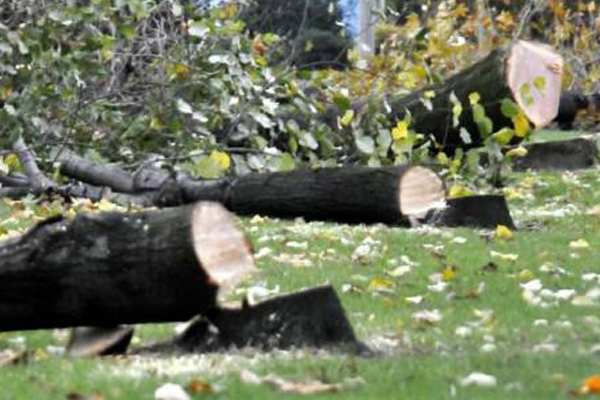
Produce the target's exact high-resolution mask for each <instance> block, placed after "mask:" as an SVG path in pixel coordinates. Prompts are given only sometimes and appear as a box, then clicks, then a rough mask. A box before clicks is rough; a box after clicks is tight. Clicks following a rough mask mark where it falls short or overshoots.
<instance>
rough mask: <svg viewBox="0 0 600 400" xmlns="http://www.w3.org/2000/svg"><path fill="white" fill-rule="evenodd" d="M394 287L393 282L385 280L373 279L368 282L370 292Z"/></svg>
mask: <svg viewBox="0 0 600 400" xmlns="http://www.w3.org/2000/svg"><path fill="white" fill-rule="evenodd" d="M393 286H394V282H393V281H392V280H391V279H387V278H373V279H371V282H369V288H368V289H369V290H371V291H385V290H389V289H391V288H392V287H393Z"/></svg>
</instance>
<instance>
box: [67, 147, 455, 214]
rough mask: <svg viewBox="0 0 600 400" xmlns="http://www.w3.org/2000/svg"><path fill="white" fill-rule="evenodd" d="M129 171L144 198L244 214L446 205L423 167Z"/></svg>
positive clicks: (75, 160)
mask: <svg viewBox="0 0 600 400" xmlns="http://www.w3.org/2000/svg"><path fill="white" fill-rule="evenodd" d="M59 161H60V168H61V171H62V173H63V174H65V175H67V176H69V177H72V178H75V179H78V180H82V181H84V182H88V183H91V182H94V183H95V184H99V185H103V186H108V187H110V188H111V189H115V190H117V189H118V187H112V186H111V185H112V182H113V181H112V178H111V177H110V173H108V171H103V172H102V173H96V172H94V171H99V170H100V169H101V168H102V166H100V165H92V163H91V162H89V161H87V160H85V159H83V158H82V157H79V156H77V155H75V154H73V153H70V152H66V153H65V154H64V155H63V156H62V157H61V158H60V160H59ZM112 170H114V168H112ZM126 174H127V173H126V172H124V171H119V172H118V174H117V175H116V176H117V177H118V180H119V182H125V181H126V182H133V184H132V185H131V187H132V195H135V196H145V198H146V199H148V201H151V202H152V203H153V204H155V205H157V206H177V205H180V204H182V203H184V204H185V203H190V202H195V201H199V200H211V201H218V202H220V203H222V204H224V205H225V206H226V207H227V208H228V209H229V210H231V211H232V212H235V213H237V214H242V215H255V214H260V215H266V216H273V217H284V218H286V217H303V218H305V219H307V220H328V221H337V222H350V223H361V222H362V223H370V222H383V223H389V224H403V223H408V222H409V220H410V219H412V218H415V219H418V218H422V217H423V216H425V214H426V213H427V212H428V211H430V210H432V209H434V208H439V207H443V206H444V199H445V193H444V186H443V183H442V181H441V179H440V178H439V177H438V176H437V175H436V174H435V173H434V172H432V171H431V170H429V169H427V168H424V167H419V166H417V167H410V166H398V167H388V168H361V167H345V168H344V167H340V168H321V169H300V170H295V171H291V172H276V173H267V174H248V175H244V176H240V177H237V178H223V179H216V180H205V181H203V180H194V179H191V178H189V177H187V176H185V175H182V174H178V175H175V176H172V175H170V174H169V173H167V172H166V171H161V170H155V169H149V168H145V169H141V170H139V171H138V172H136V173H135V174H133V175H130V176H129V177H128V178H126V180H124V179H123V177H124V176H126ZM103 177H109V178H106V179H103ZM127 185H129V183H127Z"/></svg>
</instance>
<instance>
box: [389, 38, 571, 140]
mask: <svg viewBox="0 0 600 400" xmlns="http://www.w3.org/2000/svg"><path fill="white" fill-rule="evenodd" d="M562 72H563V60H562V58H561V56H559V55H558V54H557V53H555V52H554V51H553V50H552V49H551V48H550V47H548V46H546V45H543V44H539V43H532V42H527V41H523V40H519V41H516V42H514V43H512V44H511V45H509V46H505V47H502V48H499V49H496V50H494V51H492V52H491V53H490V54H489V55H488V56H487V57H485V58H483V59H482V60H480V61H478V62H476V63H475V64H473V65H472V66H471V67H469V68H467V69H465V70H463V71H461V72H459V73H457V74H456V75H454V76H452V77H450V78H449V79H448V80H446V81H445V82H443V83H441V84H439V85H436V86H431V87H427V88H424V89H422V90H419V91H417V92H414V93H412V94H410V95H408V96H406V97H403V98H400V99H398V100H395V101H393V102H392V103H391V107H392V112H393V113H394V115H395V117H396V119H398V120H401V119H403V118H404V117H405V116H406V114H407V113H410V115H411V116H412V125H411V129H413V130H414V131H416V132H419V133H422V134H426V135H433V137H434V138H435V140H436V142H437V143H439V144H440V145H442V146H443V148H444V149H445V150H447V151H449V152H452V151H453V150H454V149H456V148H470V147H475V146H480V145H481V144H482V143H483V140H482V137H481V135H480V134H479V129H478V127H477V124H476V123H475V122H474V119H473V113H472V109H471V107H470V106H469V95H470V94H471V93H474V92H476V93H478V94H479V95H480V97H481V100H480V104H481V105H483V106H484V108H485V112H486V115H487V117H488V118H490V120H491V121H492V123H493V131H494V132H495V131H497V130H499V129H500V128H503V127H509V128H512V127H513V122H512V120H511V119H510V118H507V117H505V116H504V114H503V113H502V111H501V102H502V100H503V99H510V100H512V101H514V102H516V103H517V104H518V105H520V106H521V108H522V109H523V111H524V114H525V116H526V117H527V119H528V120H529V122H530V123H531V125H532V127H533V128H540V127H543V126H545V125H546V124H548V123H550V122H551V121H552V120H553V119H554V117H555V116H556V114H557V112H558V105H559V101H560V93H561V92H560V88H561V84H562ZM540 77H541V78H542V79H540ZM427 93H434V97H433V98H431V99H430V102H431V104H430V107H427V106H426V103H427V102H426V101H424V100H425V99H426V98H428V96H427ZM452 93H454V95H455V96H456V98H457V99H458V100H459V101H460V102H461V104H462V105H463V108H464V111H463V113H462V114H461V116H460V119H459V124H458V126H453V112H452V110H453V106H454V105H453V103H452V101H451V100H450V96H451V94H452ZM461 127H462V128H465V129H466V130H467V131H468V133H469V136H470V142H469V140H467V141H465V140H464V139H463V138H462V136H461V133H460V128H461Z"/></svg>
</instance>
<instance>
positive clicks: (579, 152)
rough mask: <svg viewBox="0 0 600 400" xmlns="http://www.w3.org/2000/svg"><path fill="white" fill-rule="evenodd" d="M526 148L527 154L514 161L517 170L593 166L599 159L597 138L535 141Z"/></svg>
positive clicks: (568, 168)
mask: <svg viewBox="0 0 600 400" xmlns="http://www.w3.org/2000/svg"><path fill="white" fill-rule="evenodd" d="M525 148H526V149H527V155H525V156H524V157H519V158H515V160H514V161H513V168H514V169H515V170H517V171H525V170H528V169H531V170H574V169H582V168H591V167H593V166H594V165H596V162H597V160H598V143H597V142H596V140H589V139H583V138H578V139H571V140H561V141H554V142H543V143H534V144H530V145H528V146H525Z"/></svg>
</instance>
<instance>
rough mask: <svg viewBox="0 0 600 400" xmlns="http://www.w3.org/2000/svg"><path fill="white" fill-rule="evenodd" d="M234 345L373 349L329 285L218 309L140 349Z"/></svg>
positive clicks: (193, 349) (197, 350) (362, 351)
mask: <svg viewBox="0 0 600 400" xmlns="http://www.w3.org/2000/svg"><path fill="white" fill-rule="evenodd" d="M215 328H216V329H215ZM231 347H236V348H244V347H254V348H258V349H262V350H272V349H289V348H294V347H295V348H299V347H317V348H334V349H335V348H337V349H340V350H344V351H348V352H352V353H359V354H368V353H369V349H368V348H367V347H366V346H365V345H364V344H363V343H362V342H360V341H359V340H358V339H357V338H356V335H355V333H354V330H353V329H352V326H351V324H350V322H349V321H348V319H347V318H346V313H345V311H344V308H343V307H342V304H341V302H340V299H339V297H338V296H337V294H336V292H335V290H333V288H332V287H331V286H329V285H328V286H321V287H315V288H310V289H307V290H303V291H300V292H295V293H290V294H287V295H283V296H279V297H275V298H272V299H269V300H266V301H264V302H261V303H259V304H256V305H248V304H244V305H243V306H242V307H241V308H214V309H212V310H210V311H209V312H208V313H207V314H206V315H204V316H202V317H199V318H198V319H196V320H194V321H193V322H192V323H191V324H190V326H189V327H188V328H187V329H186V330H185V331H184V332H182V333H181V334H180V335H177V336H176V337H175V338H173V339H171V340H168V341H166V342H161V343H157V344H155V345H152V346H148V347H146V348H142V349H139V350H137V352H138V353H146V352H159V353H204V352H207V351H223V350H227V349H230V348H231Z"/></svg>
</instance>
